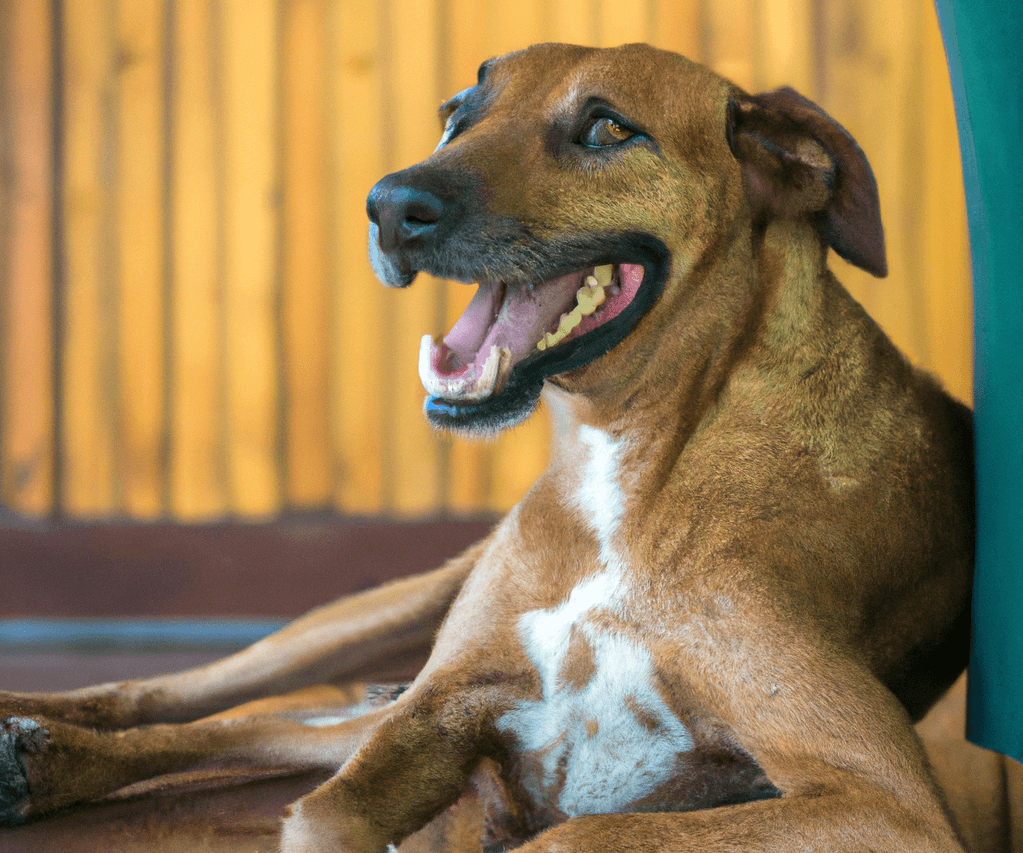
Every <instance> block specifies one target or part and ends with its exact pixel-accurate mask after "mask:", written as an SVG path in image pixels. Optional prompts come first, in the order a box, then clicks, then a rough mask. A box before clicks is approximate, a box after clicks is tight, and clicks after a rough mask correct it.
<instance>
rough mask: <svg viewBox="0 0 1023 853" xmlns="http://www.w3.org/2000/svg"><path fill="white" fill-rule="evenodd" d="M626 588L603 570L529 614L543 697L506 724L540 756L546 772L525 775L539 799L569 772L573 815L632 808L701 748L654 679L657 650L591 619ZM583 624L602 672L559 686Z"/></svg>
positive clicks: (525, 631)
mask: <svg viewBox="0 0 1023 853" xmlns="http://www.w3.org/2000/svg"><path fill="white" fill-rule="evenodd" d="M620 588H621V575H620V574H619V573H618V572H617V571H615V570H611V571H607V572H602V573H601V574H598V575H595V576H594V577H592V578H589V579H588V580H586V581H583V582H582V583H580V584H579V585H578V586H577V587H576V588H575V589H573V590H572V593H571V595H569V597H568V600H567V601H565V602H564V603H562V604H560V605H559V606H557V607H555V608H553V609H550V610H534V611H531V612H529V613H525V614H523V615H522V617H521V619H520V620H519V635H520V637H521V638H522V642H523V645H524V646H525V649H526V652H527V654H528V655H529V657H530V659H531V660H532V662H533V665H534V666H535V667H536V669H537V672H538V673H539V674H540V679H541V683H542V687H543V696H542V698H541V699H540V700H539V701H531V702H523V703H522V704H520V705H519V706H518V707H517V708H516V709H515V710H513V711H510V712H509V713H507V714H505V715H504V716H503V717H502V718H501V719H500V721H499V726H500V728H501V729H502V730H504V731H507V732H509V733H510V734H513V735H514V736H515V737H516V739H517V740H518V742H519V744H520V746H521V748H522V749H523V750H524V751H525V752H531V753H534V754H535V755H536V757H537V758H538V759H539V769H538V771H537V772H536V773H535V774H534V775H531V776H529V777H527V778H524V779H523V780H522V782H523V784H524V785H525V787H526V789H527V791H529V793H530V794H531V795H532V796H533V797H535V798H536V800H537V801H538V802H539V801H542V800H545V799H548V798H549V797H550V796H552V795H553V794H554V793H555V791H556V788H557V785H558V783H559V774H560V773H561V772H564V773H565V777H564V784H563V786H562V788H561V791H560V794H559V795H558V807H559V808H560V809H561V811H563V812H564V813H565V814H566V815H568V816H569V817H573V816H576V815H582V814H600V813H607V812H615V811H621V810H623V809H625V808H626V807H627V806H629V805H630V804H631V803H633V802H635V801H636V800H639V799H641V798H643V797H644V796H647V795H648V794H651V793H653V792H654V791H655V790H656V789H657V787H658V786H659V785H660V784H661V783H662V782H664V781H665V780H667V779H669V778H670V777H671V776H672V775H673V773H674V772H675V771H676V766H677V761H678V756H679V755H680V754H681V753H684V752H687V751H689V750H690V749H692V747H693V739H692V736H691V735H690V733H689V731H688V729H686V727H685V726H684V725H683V724H682V723H681V722H680V721H679V720H678V718H677V717H676V716H675V715H674V713H673V712H672V711H671V709H670V708H669V707H668V706H667V705H666V703H665V702H664V700H663V699H662V698H661V696H660V694H659V693H658V692H657V690H656V688H655V687H654V666H653V661H652V659H651V657H650V652H649V651H648V650H647V649H646V648H644V647H643V646H641V645H640V644H638V643H636V642H634V641H633V640H631V639H629V638H627V637H624V636H621V635H618V634H613V633H611V632H609V631H601V630H598V629H597V628H596V627H595V626H594V625H592V624H589V622H590V620H589V616H590V615H591V614H592V613H593V612H594V611H595V610H597V609H598V608H603V609H607V610H610V609H612V608H613V605H614V603H615V599H616V598H617V593H618V592H619V590H620ZM573 627H576V628H578V629H579V630H581V631H582V632H583V635H584V636H585V637H586V640H587V641H588V642H589V644H590V646H591V648H592V650H593V658H594V674H593V676H592V678H591V679H590V681H589V683H588V684H587V685H586V686H585V687H583V688H581V689H577V688H575V687H572V686H570V685H566V686H559V684H558V673H559V671H560V670H561V666H562V662H563V659H564V656H565V654H566V653H567V651H568V646H569V639H570V635H571V632H572V629H573ZM637 709H641V710H642V712H643V714H644V717H645V719H646V722H647V725H644V723H643V722H641V721H640V720H639V719H638V718H637V716H636V713H635V711H636V710H637Z"/></svg>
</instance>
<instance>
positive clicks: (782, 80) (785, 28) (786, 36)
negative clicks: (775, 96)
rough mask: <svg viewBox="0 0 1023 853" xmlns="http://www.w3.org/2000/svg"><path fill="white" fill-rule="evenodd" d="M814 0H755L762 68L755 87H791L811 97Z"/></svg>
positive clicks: (764, 88)
mask: <svg viewBox="0 0 1023 853" xmlns="http://www.w3.org/2000/svg"><path fill="white" fill-rule="evenodd" d="M813 3H814V0H757V6H758V10H759V11H758V15H757V21H758V23H759V27H758V29H757V32H756V34H755V38H756V40H757V46H758V47H757V50H758V52H759V56H760V61H761V63H762V64H761V68H760V75H759V78H760V79H759V80H758V81H757V87H758V89H763V90H767V89H775V88H777V87H778V86H791V87H792V88H793V89H795V90H796V91H798V92H801V93H802V94H804V95H806V97H808V98H810V99H814V98H816V97H817V93H816V92H815V91H814V89H815V84H816V77H815V74H814V71H815V69H814V46H813V35H814V29H813Z"/></svg>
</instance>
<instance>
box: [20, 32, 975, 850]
mask: <svg viewBox="0 0 1023 853" xmlns="http://www.w3.org/2000/svg"><path fill="white" fill-rule="evenodd" d="M443 114H444V117H445V118H446V129H445V132H444V137H443V139H442V141H441V144H440V146H439V147H438V149H437V151H436V152H435V153H434V155H433V156H432V157H430V158H429V159H428V160H426V161H425V162H423V163H421V164H419V165H417V166H414V167H412V168H410V169H407V170H405V171H403V172H399V173H397V174H394V175H390V176H388V177H386V178H384V179H383V180H382V181H381V182H380V183H379V184H378V185H377V186H376V187H375V188H374V190H373V192H372V193H371V195H370V199H369V213H370V218H371V220H372V223H373V224H372V226H371V253H372V255H373V259H374V266H375V269H376V270H377V273H378V275H379V276H380V278H381V279H382V280H383V281H384V282H385V283H387V284H389V285H392V286H405V285H407V284H410V283H411V281H412V280H413V279H414V278H415V276H416V274H417V273H418V272H419V271H427V272H429V273H431V274H434V275H437V276H442V277H445V278H450V279H457V280H461V281H467V282H472V281H478V282H480V284H479V290H478V292H477V294H476V297H475V298H474V299H473V301H472V303H471V304H470V306H469V308H468V309H467V310H466V312H465V314H464V315H463V316H462V318H461V319H460V320H459V321H458V323H457V324H456V326H455V327H454V328H453V329H452V330H451V332H450V333H449V334H448V335H447V336H446V337H445V338H444V340H443V341H431V340H429V339H427V340H425V341H424V344H423V349H422V355H421V360H420V374H421V376H422V378H423V381H424V385H425V386H426V388H427V391H428V392H429V394H430V398H429V399H428V401H427V405H426V412H427V416H428V417H429V418H430V419H431V421H432V422H434V423H435V424H436V425H438V426H440V427H442V428H447V429H452V430H455V431H459V432H466V433H479V432H484V433H485V432H493V431H496V430H500V429H503V428H504V427H506V426H509V425H511V424H514V423H517V422H519V421H521V420H522V419H524V418H526V417H528V416H529V414H530V413H531V412H532V411H533V409H534V408H535V407H536V405H537V402H538V399H539V398H540V395H541V392H543V396H544V398H545V400H546V402H547V405H548V406H549V408H550V411H551V414H552V417H553V422H554V427H555V429H554V440H553V446H552V450H551V461H550V465H549V467H548V469H547V471H546V472H545V473H544V475H543V476H542V477H541V478H540V479H539V480H538V481H537V483H536V484H535V485H534V486H533V488H532V489H531V490H530V492H529V493H528V494H527V495H526V497H525V498H524V499H523V500H522V502H521V503H520V504H519V505H518V506H517V507H516V508H515V509H514V510H512V512H511V513H510V514H509V515H508V516H507V517H506V518H505V519H504V521H503V522H502V523H501V524H500V525H499V526H498V527H497V528H496V529H495V530H494V532H493V533H492V534H491V535H490V536H489V537H488V538H487V539H486V540H484V541H483V542H481V543H479V544H478V545H476V546H475V547H473V548H472V549H470V550H469V551H468V552H467V553H466V554H464V555H463V556H462V557H460V558H458V559H456V560H454V561H452V562H451V563H450V564H448V565H447V566H445V567H443V568H442V569H440V570H439V571H437V572H435V573H432V574H429V575H425V576H422V577H418V578H412V579H410V580H408V581H405V582H401V583H399V584H396V585H393V586H390V587H385V588H383V589H380V590H375V591H372V592H369V593H367V594H365V595H362V596H358V597H355V598H350V599H345V600H342V601H341V602H339V603H337V604H335V605H332V606H331V607H329V608H324V609H323V610H321V611H316V612H314V613H312V614H310V615H309V616H307V617H305V618H304V619H302V620H300V621H299V622H297V623H295V624H294V625H293V626H291V627H289V628H288V629H286V630H285V631H283V632H282V633H281V634H279V635H277V636H274V637H271V638H269V639H267V640H265V641H263V642H261V643H258V644H257V645H256V646H254V647H252V648H251V649H249V650H247V651H245V652H242V653H241V654H239V655H236V656H235V657H233V658H230V659H228V660H226V661H223V662H220V663H218V664H215V665H213V666H211V667H208V668H206V669H203V670H199V671H196V672H194V673H188V674H183V675H177V676H167V677H164V678H160V679H154V680H150V681H145V682H137V683H128V684H121V685H106V686H101V687H98V688H93V689H90V690H85V691H79V692H77V693H76V694H64V695H59V696H30V697H15V696H7V697H4V699H3V705H2V707H3V708H4V709H7V710H8V711H9V713H10V714H12V715H16V716H15V717H14V718H13V719H11V720H9V721H8V722H7V724H6V726H5V729H4V732H5V733H4V738H3V742H2V747H3V751H5V752H6V763H4V761H3V758H2V757H0V767H2V768H3V769H2V770H0V784H2V785H3V786H4V789H5V791H4V794H5V797H6V801H7V804H6V813H5V819H6V820H7V821H8V822H14V821H16V820H20V819H23V818H24V817H26V816H31V815H35V814H44V813H46V812H48V811H52V810H53V809H56V808H60V807H63V806H66V805H69V804H72V803H75V802H80V801H82V800H85V799H88V798H93V797H96V796H99V795H100V794H103V793H106V792H109V791H111V790H113V789H115V788H117V787H118V786H121V785H124V784H127V783H128V782H131V781H134V780H137V779H140V778H143V777H145V776H148V775H153V774H156V773H164V772H169V771H172V770H179V769H182V768H188V767H196V766H206V767H210V766H231V765H245V766H267V767H273V766H289V767H309V766H329V767H332V768H337V767H341V769H340V771H339V772H338V773H337V775H336V776H334V777H333V778H332V779H331V780H330V781H329V782H327V783H326V784H324V785H323V786H322V787H320V788H319V789H317V790H316V791H315V792H313V793H312V794H310V795H308V796H306V797H304V798H303V799H302V800H300V801H299V802H298V803H297V804H296V805H295V806H294V807H293V808H292V810H291V813H290V815H289V817H288V818H287V819H286V820H285V823H284V829H283V836H282V848H283V850H285V851H287V853H298V852H299V851H302V853H314V851H337V850H343V851H377V850H380V849H382V848H383V847H385V846H386V845H387V844H388V843H392V842H397V841H400V840H401V839H403V838H405V837H406V836H408V835H409V834H410V833H413V832H414V831H415V830H417V829H418V828H419V827H421V826H423V825H424V824H426V823H427V822H429V821H430V820H431V819H433V818H434V817H435V816H437V815H438V814H441V813H443V812H444V811H445V810H446V809H448V807H449V806H451V805H452V804H453V803H455V802H456V801H458V800H459V798H460V797H461V796H462V795H463V793H464V792H466V791H467V790H468V789H469V788H470V787H471V786H472V785H473V784H475V785H476V787H477V789H478V790H479V791H480V792H481V800H482V802H483V805H484V809H485V815H484V823H485V826H484V828H483V836H482V843H483V844H484V845H485V846H488V847H489V848H492V849H505V848H507V847H510V846H515V845H517V844H525V847H524V848H523V849H527V850H530V851H540V850H550V851H554V850H559V851H574V853H583V852H584V851H585V852H586V853H589V851H597V850H643V851H669V850H706V851H726V850H749V851H796V850H805V849H814V850H829V851H840V850H841V851H854V850H856V851H860V850H899V851H939V850H941V851H953V850H960V849H961V848H960V846H959V842H958V841H957V839H956V836H955V833H954V831H953V830H952V828H951V827H950V825H949V822H948V820H947V818H946V816H945V813H944V810H943V807H942V804H941V799H940V796H939V794H938V792H937V790H936V787H935V784H934V783H933V781H932V779H931V777H930V774H929V771H928V769H927V766H926V761H925V758H924V754H923V751H922V748H921V745H920V743H919V742H918V740H917V738H916V736H915V734H914V731H913V728H912V721H913V720H914V719H916V718H919V717H920V716H921V715H922V714H923V712H924V711H925V710H926V709H927V708H928V707H929V706H930V705H931V704H932V703H933V702H934V701H935V700H936V699H937V698H938V697H939V696H940V695H941V694H942V692H943V691H944V690H945V689H946V688H947V687H948V686H949V685H950V684H951V683H952V681H953V680H954V679H955V678H956V676H957V675H958V674H959V673H960V672H961V670H962V669H963V666H964V663H965V660H966V643H967V635H968V601H969V590H970V577H971V565H972V554H973V541H972V537H973V515H972V513H973V494H972V466H971V421H970V415H969V412H968V411H967V409H965V408H964V407H963V406H962V405H960V404H958V403H956V402H954V401H953V400H951V399H950V398H949V397H947V396H946V395H945V394H944V393H943V392H942V391H941V389H940V388H939V387H938V386H937V384H936V383H935V382H934V381H933V380H932V379H930V378H929V377H927V376H926V375H924V374H921V373H920V372H918V371H915V370H914V369H913V368H912V367H910V366H909V364H907V362H906V360H905V359H904V358H903V357H902V356H901V355H900V354H899V353H898V352H897V351H896V350H895V348H894V347H893V346H892V345H891V343H890V342H889V341H888V340H887V338H885V336H884V335H883V333H882V332H881V331H880V330H879V329H878V328H877V326H876V325H875V324H874V323H873V322H872V321H871V320H870V319H869V317H867V316H866V315H865V314H864V312H863V311H862V309H861V308H860V307H859V306H858V305H857V304H856V303H855V302H854V301H853V300H852V299H851V298H850V296H849V295H848V294H847V293H846V291H845V290H844V289H843V288H842V287H841V285H840V284H839V283H838V282H837V281H836V280H835V278H834V277H833V276H832V274H831V273H830V272H829V270H828V269H827V267H826V263H825V259H826V253H827V250H828V247H829V246H830V247H832V248H834V249H835V250H836V251H837V252H838V253H839V254H841V255H842V256H843V257H845V258H847V259H848V260H850V261H851V262H853V263H855V264H857V265H859V266H861V267H864V268H865V269H868V270H870V271H871V272H874V273H875V274H878V275H883V274H884V272H885V261H884V248H883V239H882V231H881V223H880V219H879V213H878V201H877V193H876V188H875V185H874V181H873V176H872V174H871V172H870V168H869V166H868V165H867V162H866V160H865V158H864V157H863V154H862V152H861V151H860V150H859V148H858V147H857V146H856V144H855V143H854V142H853V140H852V139H851V138H850V137H849V136H848V135H847V134H846V133H845V131H844V130H843V129H842V128H841V127H839V126H838V125H837V124H836V123H835V122H834V121H832V120H831V119H830V118H828V117H827V116H826V115H825V114H824V113H823V112H821V111H820V110H819V109H818V108H816V107H815V106H814V105H812V104H811V103H809V102H808V101H806V100H804V99H803V98H801V97H800V96H799V95H797V94H795V93H794V92H792V91H791V90H780V91H777V92H773V93H770V94H767V95H761V96H756V97H753V96H749V95H747V94H745V93H744V92H742V91H740V90H739V89H737V88H736V87H735V86H733V85H732V84H730V83H728V82H727V81H725V80H722V79H721V78H720V77H718V76H716V75H715V74H713V73H712V72H710V71H708V70H707V69H705V68H703V67H701V66H698V65H694V64H692V63H690V62H688V61H686V60H685V59H682V58H680V57H678V56H675V55H672V54H668V53H664V52H660V51H657V50H654V49H651V48H648V47H645V46H639V45H632V46H628V47H622V48H617V49H614V50H590V49H584V48H575V47H567V46H560V45H541V46H538V47H534V48H530V49H529V50H526V51H523V52H521V53H517V54H512V55H510V56H507V57H504V58H502V59H498V60H495V61H492V62H488V63H486V64H484V66H483V67H482V68H481V69H480V76H479V82H478V83H477V85H476V86H474V87H472V88H471V89H467V90H466V91H464V92H462V93H461V94H460V95H458V96H456V97H455V98H454V99H453V100H452V101H450V102H449V103H448V104H446V105H445V106H444V108H443ZM441 622H442V624H441ZM438 625H440V630H439V633H438V634H437V636H436V641H435V643H434V645H433V650H432V653H431V655H430V658H429V661H428V662H427V664H426V666H425V668H424V669H423V670H422V672H421V673H420V675H419V676H418V677H417V678H416V680H415V682H414V683H413V684H412V685H411V687H410V688H409V689H408V690H407V691H405V692H404V693H403V694H402V695H401V696H400V697H399V698H397V699H396V700H395V701H393V702H391V703H390V704H387V705H385V706H383V707H379V708H376V709H374V710H372V711H371V712H369V713H368V714H365V715H364V716H362V717H359V718H357V719H355V720H351V721H347V722H337V723H336V724H335V725H333V726H327V727H310V726H306V725H303V724H302V722H301V721H299V720H296V719H289V718H287V717H285V716H278V717H275V718H267V717H251V718H246V719H241V720H235V721H233V722H230V723H225V722H223V721H221V720H218V719H213V720H203V721H199V722H194V723H186V724H182V725H161V726H150V727H146V728H128V729H127V731H121V732H111V731H92V730H90V729H89V728H86V727H91V728H102V729H106V730H110V729H123V728H126V727H130V726H135V725H138V724H139V723H153V722H168V721H170V722H174V721H184V720H190V719H195V718H197V717H199V716H200V715H202V714H205V713H212V712H215V711H219V710H221V709H223V708H227V707H228V706H230V705H232V704H237V703H239V702H242V701H246V700H249V699H252V698H255V697H257V696H260V695H269V694H272V693H276V692H282V691H284V690H288V689H291V688H295V687H299V686H302V685H304V684H310V683H318V682H324V681H342V680H345V679H348V678H351V677H353V676H359V675H365V674H366V673H372V672H373V671H374V670H375V669H377V668H379V667H380V666H381V665H383V664H384V663H386V661H387V659H388V658H389V657H390V656H391V655H393V654H395V653H397V652H399V651H402V652H404V651H409V650H416V649H420V648H425V647H426V646H427V645H428V644H429V643H430V641H431V639H432V637H433V634H434V631H435V629H436V627H437V626H438ZM341 765H343V766H341Z"/></svg>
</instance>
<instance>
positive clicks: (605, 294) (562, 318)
mask: <svg viewBox="0 0 1023 853" xmlns="http://www.w3.org/2000/svg"><path fill="white" fill-rule="evenodd" d="M643 277H644V270H643V267H642V266H641V265H639V264H626V263H622V264H602V265H599V266H593V267H588V268H585V269H582V270H577V271H575V272H571V273H568V274H567V275H562V276H559V277H557V278H554V279H551V280H549V281H545V282H542V283H540V284H536V285H532V284H520V283H514V284H508V283H505V282H503V281H482V282H480V283H479V285H478V290H477V291H476V295H475V296H474V297H473V299H472V301H471V302H470V303H469V306H468V308H466V310H465V312H464V313H463V314H462V316H461V317H460V318H459V319H458V321H457V322H456V323H455V325H454V326H453V327H452V329H451V331H450V332H448V333H447V335H445V336H444V338H443V340H441V339H434V338H432V337H431V336H430V335H425V336H424V337H423V340H422V344H421V346H420V351H419V378H420V380H421V381H422V383H423V387H424V388H425V389H426V392H427V393H428V394H429V395H431V396H432V397H434V398H439V399H440V400H444V401H448V402H450V403H454V404H459V403H461V404H472V403H475V402H478V401H481V400H486V399H488V398H490V397H494V396H495V395H497V394H499V393H500V392H501V391H502V390H503V389H504V388H505V386H506V385H507V384H508V382H509V380H510V378H511V377H512V374H513V373H514V372H515V370H516V368H520V369H523V368H527V367H528V366H530V365H532V364H534V363H535V364H536V365H537V367H540V363H541V362H550V364H551V366H553V365H554V364H555V363H556V362H558V361H561V359H558V358H557V357H556V356H557V355H558V351H559V350H561V351H563V352H567V350H568V349H570V348H571V347H570V346H569V345H570V344H572V342H574V341H577V340H578V339H580V338H581V337H583V336H584V335H588V334H589V333H591V332H594V331H596V330H598V329H600V328H602V327H604V326H605V325H606V324H609V323H612V321H614V320H615V319H616V318H618V317H619V316H620V315H621V314H622V312H623V311H625V309H626V308H628V306H629V305H630V304H631V303H632V302H633V300H634V299H635V297H636V295H637V293H639V290H640V285H641V284H642V282H643ZM544 372H545V373H546V374H548V375H549V374H550V373H551V372H555V371H544Z"/></svg>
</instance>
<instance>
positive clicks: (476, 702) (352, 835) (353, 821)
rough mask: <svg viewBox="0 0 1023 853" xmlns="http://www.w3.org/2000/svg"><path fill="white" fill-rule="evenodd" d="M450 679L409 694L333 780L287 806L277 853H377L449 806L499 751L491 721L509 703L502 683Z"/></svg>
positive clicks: (400, 700)
mask: <svg viewBox="0 0 1023 853" xmlns="http://www.w3.org/2000/svg"><path fill="white" fill-rule="evenodd" d="M453 682H454V679H451V680H450V681H449V682H445V681H444V680H442V679H437V678H436V677H434V678H431V679H430V680H429V681H428V682H427V683H425V684H423V685H421V686H419V687H418V688H415V687H414V688H413V689H412V690H410V691H409V694H406V696H409V698H408V699H406V697H405V696H403V697H402V698H401V699H399V701H398V703H397V704H396V705H395V706H393V707H392V710H391V713H390V714H389V715H388V717H387V719H386V720H384V721H383V722H382V723H381V724H380V726H379V727H378V728H377V729H376V731H375V732H374V734H373V736H372V738H371V739H370V740H369V742H368V743H367V744H366V746H364V747H363V748H362V749H361V750H360V751H359V752H358V753H357V754H355V755H354V756H353V757H352V758H351V759H350V760H349V762H348V763H347V764H346V765H345V766H344V767H343V768H342V769H341V771H340V772H339V773H338V774H337V775H336V776H334V778H332V779H330V780H329V781H328V782H326V783H325V784H323V785H322V786H320V787H319V788H318V789H317V790H315V791H313V792H312V793H311V794H309V795H307V796H305V797H303V798H302V799H301V800H299V801H298V802H297V803H295V804H294V805H293V806H291V807H290V809H289V812H288V815H287V817H286V818H285V820H284V824H283V831H282V835H281V851H282V853H327V851H330V853H378V851H381V850H383V849H384V848H385V847H386V846H387V845H388V844H391V843H397V842H399V841H401V840H402V839H404V838H405V837H406V836H408V835H410V834H411V833H412V832H414V831H415V830H417V829H419V828H420V827H422V826H424V825H425V824H427V823H428V822H429V821H430V820H431V819H432V818H433V817H435V816H436V815H438V814H439V813H440V812H442V811H443V810H444V809H446V808H447V807H449V806H451V805H453V804H454V803H455V802H456V801H457V800H458V799H459V797H460V796H461V795H462V793H463V792H464V791H465V790H466V788H467V787H468V786H469V784H470V776H471V775H472V773H473V771H474V770H475V769H476V768H477V767H478V765H479V764H480V762H481V760H482V759H484V758H486V757H488V756H492V755H493V754H495V753H496V752H497V751H498V750H499V747H498V745H497V744H498V739H497V735H496V729H495V725H494V721H495V719H497V717H498V716H499V715H500V713H501V712H502V711H503V710H507V709H508V708H510V707H511V706H512V705H513V704H514V701H513V699H512V698H511V691H510V690H509V689H508V688H507V686H506V685H502V686H501V687H494V686H491V685H484V686H475V685H466V684H465V682H464V681H461V682H460V683H453ZM410 694H411V695H410Z"/></svg>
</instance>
